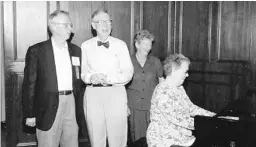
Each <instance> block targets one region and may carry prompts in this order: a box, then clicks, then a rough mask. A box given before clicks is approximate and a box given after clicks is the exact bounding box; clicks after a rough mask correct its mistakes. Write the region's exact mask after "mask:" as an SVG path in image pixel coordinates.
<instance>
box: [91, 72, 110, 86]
mask: <svg viewBox="0 0 256 147" xmlns="http://www.w3.org/2000/svg"><path fill="white" fill-rule="evenodd" d="M90 81H91V83H92V84H102V85H106V84H107V76H106V75H104V74H102V73H98V74H93V75H91V79H90Z"/></svg>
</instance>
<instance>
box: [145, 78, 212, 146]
mask: <svg viewBox="0 0 256 147" xmlns="http://www.w3.org/2000/svg"><path fill="white" fill-rule="evenodd" d="M195 115H206V116H213V115H215V113H212V112H210V111H207V110H205V109H203V108H200V107H198V106H196V105H194V104H193V103H192V102H191V101H190V99H189V97H188V96H187V94H186V91H185V90H184V88H183V86H180V87H173V86H170V85H168V83H166V82H161V83H159V84H158V85H157V87H156V89H155V90H154V93H153V96H152V101H151V108H150V121H151V122H150V124H149V127H148V130H147V143H148V146H149V147H156V146H157V147H158V146H163V147H170V146H171V145H181V146H183V145H186V144H187V145H188V146H189V144H190V145H191V144H192V143H193V142H194V140H195V137H194V136H193V135H192V130H194V116H195Z"/></svg>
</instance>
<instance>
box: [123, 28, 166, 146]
mask: <svg viewBox="0 0 256 147" xmlns="http://www.w3.org/2000/svg"><path fill="white" fill-rule="evenodd" d="M153 40H154V36H153V35H152V34H151V33H149V31H147V30H141V31H139V32H137V33H136V35H135V38H134V42H135V47H136V53H135V55H132V56H131V60H132V63H133V66H134V76H133V79H132V81H131V82H130V83H129V84H128V85H127V95H128V106H129V108H130V118H129V121H130V131H131V139H132V141H133V142H135V141H137V140H139V139H140V138H142V137H146V131H147V127H148V124H149V121H150V119H149V114H150V113H149V110H150V102H151V97H152V93H153V91H154V89H155V86H156V85H157V84H158V83H159V79H160V80H161V78H162V76H163V67H162V64H161V62H160V60H159V59H158V58H156V57H153V56H150V55H148V53H149V52H150V50H151V48H152V42H153Z"/></svg>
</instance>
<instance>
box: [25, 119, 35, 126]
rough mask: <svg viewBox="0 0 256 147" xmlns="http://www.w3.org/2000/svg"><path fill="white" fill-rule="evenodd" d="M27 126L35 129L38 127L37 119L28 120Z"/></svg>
mask: <svg viewBox="0 0 256 147" xmlns="http://www.w3.org/2000/svg"><path fill="white" fill-rule="evenodd" d="M26 125H28V126H30V127H34V126H35V125H36V118H35V117H33V118H27V119H26Z"/></svg>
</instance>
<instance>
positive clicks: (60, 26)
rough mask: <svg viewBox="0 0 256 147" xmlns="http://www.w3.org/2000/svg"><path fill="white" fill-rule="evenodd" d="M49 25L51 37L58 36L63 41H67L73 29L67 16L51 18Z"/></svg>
mask: <svg viewBox="0 0 256 147" xmlns="http://www.w3.org/2000/svg"><path fill="white" fill-rule="evenodd" d="M51 25H52V35H53V36H58V37H59V38H61V39H63V40H67V39H69V37H70V34H71V33H72V29H73V24H72V23H71V20H70V18H69V16H67V15H64V14H60V15H58V16H56V17H54V18H53V20H52V21H51Z"/></svg>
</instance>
